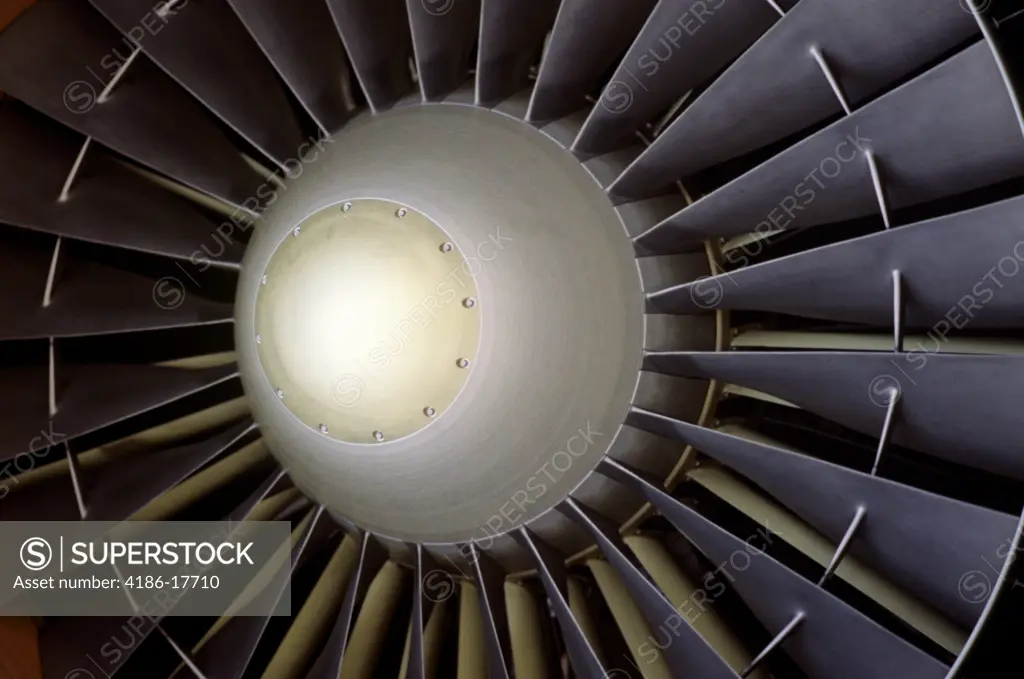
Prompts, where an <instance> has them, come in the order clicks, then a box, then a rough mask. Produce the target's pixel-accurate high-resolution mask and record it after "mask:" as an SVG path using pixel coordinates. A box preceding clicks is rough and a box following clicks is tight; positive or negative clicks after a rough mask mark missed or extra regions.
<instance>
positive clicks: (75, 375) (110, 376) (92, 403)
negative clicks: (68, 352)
mask: <svg viewBox="0 0 1024 679" xmlns="http://www.w3.org/2000/svg"><path fill="white" fill-rule="evenodd" d="M237 376H238V369H237V367H236V366H235V365H234V364H231V365H226V366H221V367H217V368H207V369H204V370H182V369H179V368H161V367H157V366H150V365H122V366H110V365H79V366H67V367H64V368H63V370H62V373H61V374H60V375H58V378H57V379H58V382H57V414H56V415H54V417H53V428H54V430H55V431H56V432H59V433H60V434H61V436H63V437H64V438H65V439H67V440H71V439H74V438H76V437H79V436H82V435H84V434H88V433H90V432H93V431H96V430H97V429H100V428H102V427H106V426H108V425H111V424H115V423H117V422H121V421H123V420H126V419H128V418H130V417H132V416H134V415H138V414H140V413H144V412H146V411H149V410H153V409H154V408H158V407H160V406H162V405H166V404H168V403H171V402H173V401H176V400H179V399H182V398H185V397H186V396H189V395H191V394H195V393H197V392H199V391H202V390H204V389H209V388H211V387H213V386H215V385H217V384H221V383H223V382H226V381H228V380H231V379H235V378H236V377H237Z"/></svg>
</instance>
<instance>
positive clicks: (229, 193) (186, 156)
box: [0, 0, 262, 209]
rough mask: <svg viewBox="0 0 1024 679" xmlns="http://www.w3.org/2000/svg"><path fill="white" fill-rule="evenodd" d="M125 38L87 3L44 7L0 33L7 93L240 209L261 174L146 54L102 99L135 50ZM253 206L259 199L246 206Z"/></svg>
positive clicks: (0, 82) (44, 2)
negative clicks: (113, 78) (115, 75)
mask: <svg viewBox="0 0 1024 679" xmlns="http://www.w3.org/2000/svg"><path fill="white" fill-rule="evenodd" d="M192 9H194V8H192ZM140 18H141V17H140ZM125 40H126V39H125V38H123V37H122V36H121V35H120V34H119V33H118V32H117V31H116V30H115V29H114V28H113V27H112V26H111V25H110V24H109V23H107V21H106V20H105V19H104V18H103V17H102V16H101V15H100V14H99V12H97V11H96V10H94V9H93V8H92V7H90V6H89V5H88V4H86V3H84V2H80V1H78V0H40V1H39V2H36V3H35V4H34V5H33V6H32V7H30V8H29V9H28V10H27V11H25V13H24V14H22V15H21V16H20V17H19V18H18V20H17V21H15V22H14V23H13V24H11V26H9V27H8V28H7V29H6V30H5V31H4V32H3V33H0V89H2V90H3V91H4V92H6V93H8V94H10V95H12V96H14V97H17V98H18V99H20V100H22V101H24V102H25V103H27V104H28V105H30V106H32V107H33V108H35V109H37V110H39V111H42V112H43V113H45V114H46V115H48V116H50V117H52V118H55V119H56V120H59V121H60V122H62V123H64V124H65V125H67V126H69V127H71V128H73V129H75V130H77V131H79V132H81V133H82V134H86V135H90V136H92V137H94V138H95V139H96V141H98V142H100V143H102V144H104V145H105V146H109V147H110V148H112V149H114V150H115V151H118V152H120V153H123V154H124V155H126V156H128V157H129V158H131V159H133V160H135V161H138V162H140V163H142V164H143V165H147V166H149V167H151V168H153V169H154V170H157V171H158V172H162V173H164V174H166V175H168V176H170V177H172V178H174V179H177V180H178V181H180V182H182V183H184V184H187V185H189V186H191V187H193V188H195V189H198V190H199V191H203V192H205V193H208V194H210V195H212V196H216V197H218V198H221V199H222V200H225V201H227V202H228V203H231V204H233V205H238V206H241V205H243V204H244V203H245V202H246V200H247V199H249V198H251V197H253V196H255V191H256V188H257V187H258V186H259V185H260V183H261V181H262V180H261V179H260V177H259V175H258V174H256V172H255V171H253V170H252V168H250V167H249V166H248V165H247V164H246V163H245V161H244V160H243V159H242V157H241V156H240V155H239V153H238V151H237V150H236V149H235V148H234V147H232V145H231V143H230V142H229V141H228V139H227V138H226V137H225V136H224V135H223V134H222V133H221V132H220V130H218V129H217V127H216V125H215V124H214V123H213V121H212V120H211V119H210V117H209V115H208V114H207V113H206V112H205V111H204V110H203V109H202V107H201V106H200V105H199V104H198V103H197V102H196V101H195V100H194V99H193V98H192V97H191V96H190V95H189V94H188V93H187V92H185V91H184V90H182V89H181V88H180V87H179V86H178V85H177V84H176V83H175V82H174V81H173V80H171V79H170V78H169V77H167V75H165V74H164V73H162V72H161V71H160V69H159V68H158V67H157V66H156V65H155V64H153V63H152V62H151V61H149V59H148V58H146V57H145V56H144V55H140V56H139V57H138V58H136V59H135V61H134V62H133V63H132V64H131V66H130V67H129V68H128V71H127V72H126V74H125V76H124V77H123V78H122V79H121V80H120V82H118V83H117V86H116V88H115V92H114V93H112V95H111V96H110V98H109V99H108V100H106V101H105V102H100V101H99V96H100V94H101V93H102V92H103V89H104V87H105V86H106V85H107V84H108V83H109V82H110V80H111V78H112V77H113V76H114V74H115V72H116V71H117V68H118V66H119V64H121V63H123V62H124V61H125V60H126V59H127V58H128V56H129V54H130V53H131V44H130V43H128V42H126V41H125ZM256 205H257V201H256V199H255V198H252V199H251V200H250V201H249V204H248V205H247V207H249V208H250V209H252V208H254V206H256Z"/></svg>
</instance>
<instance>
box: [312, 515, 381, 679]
mask: <svg viewBox="0 0 1024 679" xmlns="http://www.w3.org/2000/svg"><path fill="white" fill-rule="evenodd" d="M360 538H361V539H360V548H359V561H358V562H357V564H356V569H355V571H354V572H353V573H352V577H351V578H350V579H349V582H348V589H347V590H345V599H344V600H343V601H342V604H341V610H340V611H338V619H337V621H336V622H335V623H334V627H333V628H332V630H331V636H330V637H328V639H327V644H326V645H325V646H324V650H323V651H322V652H321V653H320V657H318V658H317V660H316V663H314V664H313V667H312V669H310V671H309V673H308V674H307V675H306V679H337V678H338V675H339V673H340V672H341V662H342V660H344V659H345V648H346V647H347V646H348V637H349V633H350V632H351V630H352V627H353V625H355V622H356V615H357V614H358V612H359V607H360V606H362V604H363V599H365V598H366V592H367V590H368V589H370V583H371V582H373V578H374V577H375V576H376V575H377V571H379V570H380V569H381V567H382V566H383V565H384V562H386V561H387V560H388V554H387V552H386V551H385V550H384V548H383V547H381V545H380V543H379V542H377V541H376V540H375V539H374V538H373V535H371V534H370V533H362V534H361V535H360Z"/></svg>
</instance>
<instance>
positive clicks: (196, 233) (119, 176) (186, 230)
mask: <svg viewBox="0 0 1024 679" xmlns="http://www.w3.org/2000/svg"><path fill="white" fill-rule="evenodd" d="M83 142H84V139H83V138H82V137H81V136H79V135H77V134H75V133H73V132H71V131H70V130H68V129H67V128H65V127H63V126H61V125H58V124H57V123H55V122H52V121H51V120H49V119H47V118H45V117H43V116H42V115H40V114H38V113H36V112H34V111H32V110H31V109H29V108H28V107H26V106H24V105H22V104H20V103H19V102H16V101H13V100H12V101H5V102H3V104H2V105H0V163H2V164H4V165H5V166H8V167H14V166H15V165H18V166H19V167H20V168H21V170H20V171H19V174H18V182H16V183H15V182H5V183H3V184H2V185H0V220H2V221H4V222H6V223H8V224H14V225H17V226H20V227H24V228H27V229H35V230H38V231H43V232H46V233H52V234H54V235H58V236H67V237H69V238H77V239H79V240H84V241H89V242H93V243H101V244H103V245H111V246H115V247H122V248H127V249H131V250H139V251H142V252H149V253H153V254H158V255H164V256H167V257H174V258H177V259H185V260H187V259H189V258H191V257H192V256H194V255H196V254H197V253H200V250H199V248H200V246H201V245H203V244H205V243H208V242H210V241H214V242H215V243H217V244H218V245H220V246H222V247H223V249H224V252H223V253H222V254H221V255H220V256H219V257H217V258H216V259H215V260H211V261H213V262H214V263H215V264H216V265H219V266H238V264H239V263H240V262H241V259H242V250H243V247H242V243H241V242H240V241H237V240H233V239H232V238H231V234H232V232H233V231H234V230H235V225H234V224H232V223H231V222H227V223H226V225H225V226H218V225H217V224H215V223H213V222H211V221H210V220H209V219H207V218H206V217H204V216H203V215H201V214H199V213H198V212H197V211H196V210H195V209H193V208H192V207H191V206H190V205H189V204H188V203H185V202H184V201H182V200H180V199H179V198H176V197H175V196H174V195H172V194H170V193H168V192H167V191H164V190H162V189H160V188H158V187H156V186H155V185H154V184H153V183H151V182H148V181H145V180H144V179H142V178H141V177H139V176H138V175H137V174H135V173H134V172H130V171H129V170H127V169H125V168H124V167H123V166H121V165H120V164H119V163H116V162H113V161H112V160H111V159H110V158H109V157H108V156H106V154H104V153H103V151H102V149H101V148H97V147H89V148H86V149H85V150H84V151H83ZM80 152H81V153H84V158H83V160H82V163H81V164H80V166H79V167H78V169H77V171H74V170H73V169H72V168H74V167H75V164H76V158H77V157H78V155H79V153H80ZM29 157H32V158H34V160H35V162H32V163H25V162H24V160H25V159H26V158H29ZM72 172H74V176H73V177H72V181H71V182H70V185H68V184H66V182H67V180H68V177H69V175H71V173H72ZM65 187H67V190H66V192H65ZM218 232H220V236H223V239H222V238H221V237H220V236H218V235H217V234H218ZM224 233H227V234H228V235H227V236H224ZM215 239H216V240H215ZM223 240H227V241H228V242H227V243H224V242H223Z"/></svg>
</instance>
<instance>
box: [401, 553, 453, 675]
mask: <svg viewBox="0 0 1024 679" xmlns="http://www.w3.org/2000/svg"><path fill="white" fill-rule="evenodd" d="M409 549H410V551H412V553H413V554H414V555H415V558H416V563H415V568H416V583H415V584H414V586H413V603H412V620H411V621H410V625H411V626H412V627H411V631H412V637H411V639H410V643H409V670H408V677H409V679H427V676H429V675H428V671H427V668H426V666H425V663H426V654H425V652H424V650H423V629H424V627H426V624H427V620H428V619H429V618H430V611H431V610H432V609H433V607H434V600H433V599H432V598H430V596H429V595H428V594H427V592H426V591H425V589H424V585H425V584H426V578H428V577H430V576H431V574H433V573H435V572H437V571H438V568H437V562H436V561H434V557H433V556H431V555H430V552H428V551H427V550H426V549H425V548H424V547H423V545H421V544H419V543H416V544H413V545H409ZM453 586H454V585H453Z"/></svg>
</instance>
